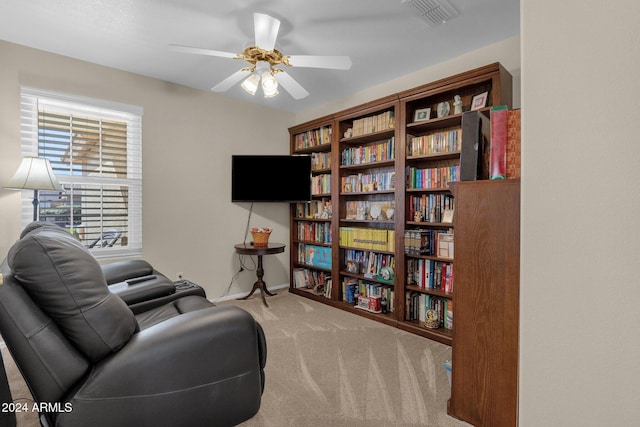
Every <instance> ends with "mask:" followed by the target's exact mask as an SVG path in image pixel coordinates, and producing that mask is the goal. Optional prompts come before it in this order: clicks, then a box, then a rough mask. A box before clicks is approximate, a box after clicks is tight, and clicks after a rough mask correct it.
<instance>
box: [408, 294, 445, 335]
mask: <svg viewBox="0 0 640 427" xmlns="http://www.w3.org/2000/svg"><path fill="white" fill-rule="evenodd" d="M429 310H433V312H432V313H434V314H435V316H436V318H437V321H438V323H439V325H440V327H443V328H445V329H453V301H451V300H449V299H446V298H441V297H436V296H433V295H428V294H423V293H420V292H406V294H405V319H406V320H413V321H418V322H420V323H425V322H426V321H427V316H428V311H429Z"/></svg>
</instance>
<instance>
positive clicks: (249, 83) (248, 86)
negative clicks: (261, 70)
mask: <svg viewBox="0 0 640 427" xmlns="http://www.w3.org/2000/svg"><path fill="white" fill-rule="evenodd" d="M259 83H260V77H259V76H258V75H257V74H251V75H250V76H249V77H247V78H246V79H245V80H244V81H243V82H242V84H241V85H240V86H241V87H242V89H244V90H245V92H247V93H248V94H249V95H255V94H256V91H257V90H258V84H259Z"/></svg>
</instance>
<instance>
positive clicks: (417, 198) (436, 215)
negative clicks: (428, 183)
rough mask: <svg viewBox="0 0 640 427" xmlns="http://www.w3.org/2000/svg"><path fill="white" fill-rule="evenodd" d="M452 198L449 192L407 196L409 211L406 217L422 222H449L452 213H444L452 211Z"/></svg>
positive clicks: (451, 218)
mask: <svg viewBox="0 0 640 427" xmlns="http://www.w3.org/2000/svg"><path fill="white" fill-rule="evenodd" d="M453 209H454V199H453V196H452V195H451V194H443V193H429V194H421V195H410V196H409V212H408V216H407V218H409V219H415V218H416V214H418V216H417V217H418V218H419V219H420V220H421V221H424V222H451V220H453V216H452V215H449V216H447V215H445V212H447V211H453Z"/></svg>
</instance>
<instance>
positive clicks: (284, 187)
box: [231, 155, 311, 202]
mask: <svg viewBox="0 0 640 427" xmlns="http://www.w3.org/2000/svg"><path fill="white" fill-rule="evenodd" d="M308 200H311V157H310V156H285V155H233V156H231V201H232V202H303V201H308Z"/></svg>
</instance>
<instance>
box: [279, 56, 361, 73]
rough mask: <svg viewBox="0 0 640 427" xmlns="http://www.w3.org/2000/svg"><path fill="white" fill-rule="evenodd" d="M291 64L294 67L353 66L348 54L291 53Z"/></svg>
mask: <svg viewBox="0 0 640 427" xmlns="http://www.w3.org/2000/svg"><path fill="white" fill-rule="evenodd" d="M289 64H291V65H292V66H294V67H307V68H331V69H334V70H348V69H350V68H351V58H349V57H348V56H316V55H291V56H289Z"/></svg>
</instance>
